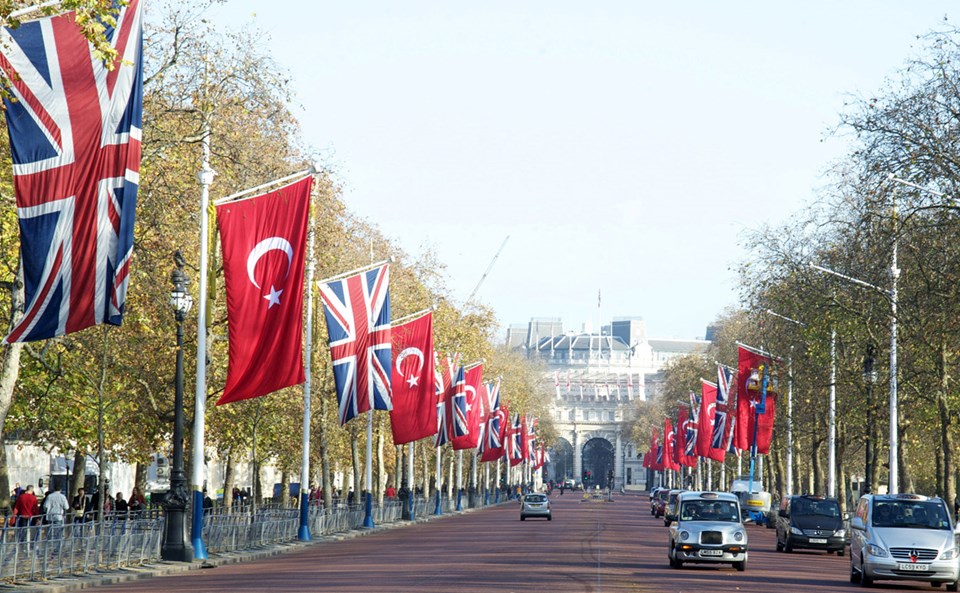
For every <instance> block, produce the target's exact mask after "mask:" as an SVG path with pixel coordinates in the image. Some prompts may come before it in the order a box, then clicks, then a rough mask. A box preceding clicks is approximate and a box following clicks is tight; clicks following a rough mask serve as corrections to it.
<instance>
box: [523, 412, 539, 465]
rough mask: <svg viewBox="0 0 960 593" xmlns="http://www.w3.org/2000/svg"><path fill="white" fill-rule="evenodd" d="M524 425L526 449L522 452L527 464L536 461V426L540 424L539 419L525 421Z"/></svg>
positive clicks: (528, 418)
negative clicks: (525, 429)
mask: <svg viewBox="0 0 960 593" xmlns="http://www.w3.org/2000/svg"><path fill="white" fill-rule="evenodd" d="M525 420H526V421H525V422H524V425H525V426H526V428H527V436H526V442H527V447H526V451H524V453H525V455H526V459H527V461H528V462H534V461H536V457H535V454H536V449H537V424H538V423H539V422H540V419H539V418H530V417H527V418H526V419H525Z"/></svg>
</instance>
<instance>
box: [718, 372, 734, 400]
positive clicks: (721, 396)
mask: <svg viewBox="0 0 960 593" xmlns="http://www.w3.org/2000/svg"><path fill="white" fill-rule="evenodd" d="M732 379H733V374H732V373H731V372H730V369H728V368H726V367H724V366H723V365H719V364H718V365H717V405H718V406H723V405H726V404H728V403H729V402H730V381H731V380H732Z"/></svg>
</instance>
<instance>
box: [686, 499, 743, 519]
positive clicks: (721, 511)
mask: <svg viewBox="0 0 960 593" xmlns="http://www.w3.org/2000/svg"><path fill="white" fill-rule="evenodd" d="M680 520H681V521H728V522H731V523H737V522H739V521H740V513H738V512H737V503H735V502H731V501H728V500H686V501H684V502H683V503H682V504H681V505H680Z"/></svg>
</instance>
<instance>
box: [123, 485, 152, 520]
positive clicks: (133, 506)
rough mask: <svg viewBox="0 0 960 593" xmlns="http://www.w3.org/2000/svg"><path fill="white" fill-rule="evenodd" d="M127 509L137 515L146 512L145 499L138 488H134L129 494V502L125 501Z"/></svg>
mask: <svg viewBox="0 0 960 593" xmlns="http://www.w3.org/2000/svg"><path fill="white" fill-rule="evenodd" d="M127 508H128V509H129V510H130V512H131V513H139V512H141V511H144V510H146V508H147V499H146V498H144V497H143V492H141V491H140V487H139V486H134V487H133V490H132V491H131V492H130V500H128V501H127Z"/></svg>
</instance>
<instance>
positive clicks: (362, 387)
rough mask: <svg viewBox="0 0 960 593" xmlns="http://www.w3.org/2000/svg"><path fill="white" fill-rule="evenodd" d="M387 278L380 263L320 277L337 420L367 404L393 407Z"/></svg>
mask: <svg viewBox="0 0 960 593" xmlns="http://www.w3.org/2000/svg"><path fill="white" fill-rule="evenodd" d="M389 279H390V269H389V267H388V266H387V265H383V266H380V267H377V268H374V269H372V270H368V271H366V272H361V273H360V274H356V275H354V276H350V277H348V278H344V279H342V280H334V281H332V282H321V283H320V298H321V299H323V312H324V314H325V316H326V318H327V333H328V334H329V336H330V358H331V359H332V360H333V378H334V381H335V383H336V386H337V401H338V403H339V412H340V424H341V425H342V424H346V423H347V422H348V421H349V420H350V419H351V418H353V417H355V416H357V415H358V414H362V413H364V412H367V411H369V410H370V409H376V410H392V409H393V402H392V400H391V391H390V371H391V366H392V365H391V358H390V356H391V353H390V289H389V286H388V285H389Z"/></svg>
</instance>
